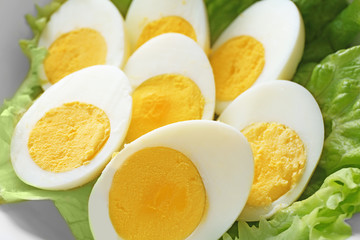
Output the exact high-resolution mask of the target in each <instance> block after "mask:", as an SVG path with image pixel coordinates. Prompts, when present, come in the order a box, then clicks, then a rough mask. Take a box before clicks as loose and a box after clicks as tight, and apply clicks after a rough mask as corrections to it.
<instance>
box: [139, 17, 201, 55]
mask: <svg viewBox="0 0 360 240" xmlns="http://www.w3.org/2000/svg"><path fill="white" fill-rule="evenodd" d="M164 33H181V34H184V35H186V36H188V37H189V38H192V39H193V40H194V41H196V33H195V30H194V28H193V27H192V26H191V24H190V23H189V22H188V21H186V20H185V19H184V18H182V17H179V16H168V17H163V18H160V19H158V20H155V21H152V22H150V23H148V24H147V25H146V26H145V27H144V29H143V31H142V33H141V35H140V37H139V38H138V40H137V43H136V48H138V47H140V46H141V45H143V44H144V43H145V42H147V41H148V40H150V39H151V38H153V37H156V36H158V35H161V34H164Z"/></svg>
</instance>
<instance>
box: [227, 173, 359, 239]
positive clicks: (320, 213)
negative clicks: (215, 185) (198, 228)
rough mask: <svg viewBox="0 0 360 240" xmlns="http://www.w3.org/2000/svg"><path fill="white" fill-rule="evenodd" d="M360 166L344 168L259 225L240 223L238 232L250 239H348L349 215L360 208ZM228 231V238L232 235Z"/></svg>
mask: <svg viewBox="0 0 360 240" xmlns="http://www.w3.org/2000/svg"><path fill="white" fill-rule="evenodd" d="M359 199H360V169H359V168H344V169H341V170H339V171H338V172H336V173H334V174H332V175H330V176H329V177H327V178H326V180H325V182H324V183H323V185H322V186H321V188H320V189H319V190H318V191H317V192H316V193H315V194H314V195H312V196H311V197H309V198H307V199H306V200H303V201H299V202H295V203H293V204H292V205H291V206H290V207H287V208H285V209H283V210H280V211H279V212H277V213H276V215H275V216H274V217H273V218H271V220H269V221H267V220H265V219H262V220H260V222H259V226H258V227H256V226H252V227H249V225H248V224H247V223H245V222H239V224H238V236H239V238H240V239H241V240H246V239H278V240H281V239H284V240H285V239H293V238H294V237H295V236H296V239H304V240H305V239H333V240H336V239H346V238H348V237H349V236H351V228H350V226H349V225H348V224H346V223H345V222H344V220H345V219H348V218H351V216H352V215H353V214H354V213H356V212H359V211H360V202H359ZM229 237H230V235H229V234H225V236H224V238H223V239H224V240H225V239H232V238H231V237H230V238H229Z"/></svg>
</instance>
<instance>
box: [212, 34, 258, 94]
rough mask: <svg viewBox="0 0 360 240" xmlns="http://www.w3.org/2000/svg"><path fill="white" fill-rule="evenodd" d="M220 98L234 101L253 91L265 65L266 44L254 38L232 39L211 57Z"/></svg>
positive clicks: (240, 37) (241, 37) (217, 92)
mask: <svg viewBox="0 0 360 240" xmlns="http://www.w3.org/2000/svg"><path fill="white" fill-rule="evenodd" d="M210 63H211V66H212V68H213V71H214V77H215V87H216V99H218V100H221V101H231V100H234V99H235V98H236V97H237V96H238V95H240V94H241V93H243V92H244V91H245V90H247V89H248V88H250V87H251V86H252V85H253V84H254V83H255V81H256V80H257V78H258V77H259V76H260V74H261V72H262V70H263V68H264V65H265V50H264V47H263V45H262V44H261V43H260V42H259V41H257V40H256V39H255V38H253V37H250V36H239V37H236V38H232V39H230V40H229V41H227V42H226V43H224V44H223V45H222V46H220V47H219V48H218V49H217V50H216V51H214V53H213V54H212V55H211V56H210Z"/></svg>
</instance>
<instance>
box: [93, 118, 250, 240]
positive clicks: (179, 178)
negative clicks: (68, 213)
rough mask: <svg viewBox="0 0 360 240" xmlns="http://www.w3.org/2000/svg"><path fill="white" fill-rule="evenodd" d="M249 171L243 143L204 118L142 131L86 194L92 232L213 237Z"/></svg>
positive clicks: (240, 201) (234, 209) (235, 210)
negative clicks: (88, 197) (145, 131)
mask: <svg viewBox="0 0 360 240" xmlns="http://www.w3.org/2000/svg"><path fill="white" fill-rule="evenodd" d="M252 178H253V159H252V152H251V149H250V145H249V143H248V142H247V141H246V139H245V137H244V136H243V135H242V134H241V133H240V132H239V131H237V130H236V129H235V128H233V127H231V126H228V125H226V124H223V123H219V122H215V121H209V120H192V121H184V122H178V123H174V124H170V125H167V126H164V127H162V128H159V129H156V130H154V131H152V132H149V133H147V134H145V135H143V136H142V137H140V138H138V139H137V140H135V141H134V142H132V143H130V144H129V145H126V147H125V148H124V149H123V150H122V151H121V152H120V153H119V154H117V155H116V156H115V157H114V159H112V161H111V162H110V163H109V165H108V166H107V167H106V168H105V170H104V171H103V173H102V175H101V176H100V178H99V179H98V181H97V182H96V184H95V186H94V188H93V190H92V192H91V195H90V199H89V221H90V227H91V230H92V233H93V235H94V238H95V239H108V240H111V239H130V238H131V239H154V240H155V239H197V240H198V239H218V238H220V237H221V235H222V234H224V233H225V232H226V231H227V229H228V228H230V226H231V225H232V224H233V222H234V221H235V220H236V218H237V216H238V215H239V213H240V212H241V209H242V208H243V206H244V204H245V202H246V199H247V196H248V193H249V190H250V186H251V182H252Z"/></svg>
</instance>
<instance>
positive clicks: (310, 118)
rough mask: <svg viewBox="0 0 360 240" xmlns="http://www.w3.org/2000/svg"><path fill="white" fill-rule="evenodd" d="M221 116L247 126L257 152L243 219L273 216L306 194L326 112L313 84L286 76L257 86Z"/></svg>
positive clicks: (244, 129)
mask: <svg viewBox="0 0 360 240" xmlns="http://www.w3.org/2000/svg"><path fill="white" fill-rule="evenodd" d="M219 121H221V122H223V123H226V124H229V125H231V126H234V127H235V128H237V129H238V130H239V131H241V132H242V133H243V134H244V135H245V137H246V138H247V139H248V141H249V142H250V145H251V148H252V151H253V154H254V162H255V175H254V182H253V186H252V189H251V192H250V195H249V199H248V201H247V204H246V206H245V208H244V210H243V212H242V213H241V215H240V219H243V220H246V221H257V220H259V219H260V218H261V217H265V218H268V217H270V216H271V215H272V214H274V213H275V212H276V211H277V210H279V209H282V208H284V207H286V206H288V205H290V204H291V203H292V202H293V201H295V200H296V199H297V198H298V197H299V196H300V194H301V193H302V192H303V190H304V188H305V187H306V184H307V182H308V181H309V179H310V177H311V175H312V173H313V171H314V169H315V167H316V165H317V163H318V160H319V158H320V154H321V151H322V147H323V142H324V124H323V118H322V115H321V112H320V109H319V106H318V105H317V103H316V101H315V99H314V98H313V96H312V95H311V93H310V92H309V91H308V90H306V89H305V88H304V87H302V86H300V85H298V84H296V83H294V82H290V81H286V80H273V81H269V82H267V83H264V84H261V85H258V86H254V87H253V88H251V89H249V90H247V91H246V92H244V93H243V94H242V95H240V96H238V97H237V98H236V99H235V100H234V101H233V102H232V103H231V104H230V105H229V106H228V107H227V108H226V109H225V110H224V112H223V113H222V114H221V115H220V117H219Z"/></svg>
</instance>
